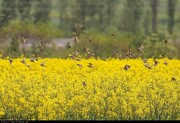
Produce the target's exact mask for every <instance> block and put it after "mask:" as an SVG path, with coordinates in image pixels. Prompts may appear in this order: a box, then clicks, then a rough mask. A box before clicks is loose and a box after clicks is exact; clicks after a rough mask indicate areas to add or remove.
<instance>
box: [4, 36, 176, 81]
mask: <svg viewBox="0 0 180 123" xmlns="http://www.w3.org/2000/svg"><path fill="white" fill-rule="evenodd" d="M110 35H111V36H112V37H113V36H114V34H113V33H111V34H110ZM87 39H88V41H89V42H90V43H92V42H94V41H93V40H92V39H91V38H90V36H87ZM22 41H23V42H25V41H26V39H25V38H24V37H22ZM73 42H74V43H75V44H77V43H79V42H80V41H79V39H78V36H74V41H73ZM163 43H164V44H166V45H167V44H169V41H168V40H167V39H165V40H164V42H163ZM67 48H68V49H69V48H72V45H70V44H69V45H68V46H67ZM144 48H145V47H144V45H143V44H141V45H140V47H138V50H139V51H140V52H141V53H144ZM84 51H85V53H86V54H87V56H88V58H90V57H92V56H94V53H92V52H90V50H89V48H88V47H84ZM114 54H116V55H115V56H118V55H119V53H118V52H114ZM125 56H126V57H128V58H133V56H134V53H133V52H132V51H131V50H130V49H128V51H127V52H126V53H125ZM69 58H70V59H74V60H76V61H81V57H80V55H79V52H78V51H73V53H72V54H70V55H69ZM8 60H9V63H10V64H12V63H13V59H11V58H9V59H8ZM102 60H105V59H102ZM142 60H143V63H144V66H145V67H146V68H148V69H152V67H153V66H157V65H158V64H159V61H157V60H155V59H154V61H153V62H154V64H153V65H150V63H149V62H148V60H147V59H142ZM35 61H38V59H37V58H34V57H33V58H31V59H30V62H35ZM20 62H21V63H22V64H25V65H26V66H27V67H30V65H28V64H27V62H26V59H25V58H23V59H22V60H21V61H20ZM164 64H165V65H168V62H167V61H164ZM40 66H42V67H43V66H45V62H41V63H40ZM77 66H79V67H80V68H82V67H83V65H82V64H79V63H78V64H77ZM87 66H88V67H89V68H93V64H92V63H88V65H87ZM130 68H131V66H130V65H128V64H126V65H125V66H124V68H123V69H124V70H126V71H127V70H129V69H130ZM171 80H172V81H175V80H176V79H175V78H174V77H172V78H171Z"/></svg>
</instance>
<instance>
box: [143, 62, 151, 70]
mask: <svg viewBox="0 0 180 123" xmlns="http://www.w3.org/2000/svg"><path fill="white" fill-rule="evenodd" d="M144 66H145V67H147V68H148V69H152V67H151V66H150V65H149V63H146V64H144Z"/></svg>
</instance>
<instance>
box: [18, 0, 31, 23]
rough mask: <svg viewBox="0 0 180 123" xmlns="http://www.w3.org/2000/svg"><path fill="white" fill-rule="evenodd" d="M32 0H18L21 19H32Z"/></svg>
mask: <svg viewBox="0 0 180 123" xmlns="http://www.w3.org/2000/svg"><path fill="white" fill-rule="evenodd" d="M32 4H33V1H32V0H17V10H18V13H19V16H20V18H21V20H24V19H27V18H28V19H30V16H31V15H30V14H31V7H32Z"/></svg>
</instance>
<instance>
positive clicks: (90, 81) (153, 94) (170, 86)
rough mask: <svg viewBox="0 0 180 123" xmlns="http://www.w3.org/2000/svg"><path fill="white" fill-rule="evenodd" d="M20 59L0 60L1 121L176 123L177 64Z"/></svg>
mask: <svg viewBox="0 0 180 123" xmlns="http://www.w3.org/2000/svg"><path fill="white" fill-rule="evenodd" d="M21 60H22V59H21V58H17V59H13V62H12V63H11V64H10V62H9V61H8V60H7V59H0V119H26V120H61V119H62V120H71V119H72V120H79V119H82V120H83V119H85V120H88V119H95V120H134V119H135V120H146V119H147V120H155V119H156V120H180V60H176V59H173V60H172V59H167V58H164V59H158V60H157V61H158V62H159V64H158V65H157V66H154V62H153V59H148V62H149V63H150V66H152V69H148V68H147V67H145V66H144V63H143V61H142V59H140V58H139V59H124V60H119V59H107V60H105V61H104V60H101V59H93V58H91V59H88V60H87V59H82V60H81V61H76V60H70V59H58V58H52V59H50V58H45V59H39V60H38V61H35V62H30V59H25V64H23V63H22V62H21ZM164 61H166V62H167V63H168V64H167V65H165V64H164ZM89 63H92V64H89ZM40 64H41V65H40ZM126 64H127V65H129V66H130V69H128V70H125V69H123V68H124V66H125V65H126Z"/></svg>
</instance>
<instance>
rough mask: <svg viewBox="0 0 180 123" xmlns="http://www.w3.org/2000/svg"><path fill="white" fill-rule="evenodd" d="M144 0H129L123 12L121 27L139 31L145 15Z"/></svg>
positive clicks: (130, 30)
mask: <svg viewBox="0 0 180 123" xmlns="http://www.w3.org/2000/svg"><path fill="white" fill-rule="evenodd" d="M143 5H144V3H143V0H127V1H126V3H125V8H124V10H123V12H122V14H123V15H122V20H121V26H120V29H121V30H123V31H128V32H132V33H134V34H135V33H138V32H139V31H140V27H141V25H140V24H141V23H140V22H141V17H142V15H143Z"/></svg>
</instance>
